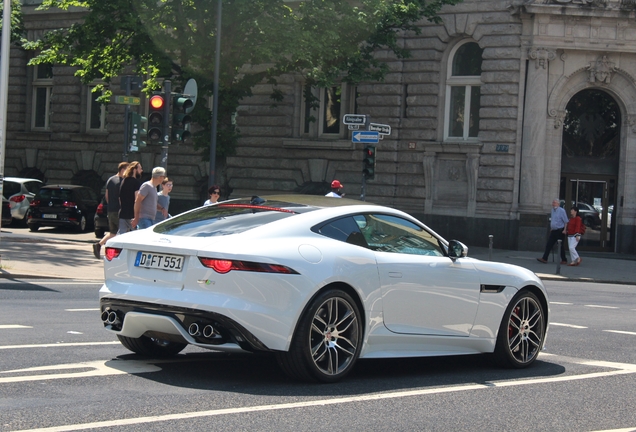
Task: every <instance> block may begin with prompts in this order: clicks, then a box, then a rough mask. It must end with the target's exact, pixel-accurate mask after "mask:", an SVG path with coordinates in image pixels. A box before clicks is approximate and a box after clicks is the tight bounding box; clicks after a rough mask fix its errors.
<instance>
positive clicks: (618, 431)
mask: <svg viewBox="0 0 636 432" xmlns="http://www.w3.org/2000/svg"><path fill="white" fill-rule="evenodd" d="M634 431H636V426H634V427H628V428H624V429H605V430H597V431H593V432H634Z"/></svg>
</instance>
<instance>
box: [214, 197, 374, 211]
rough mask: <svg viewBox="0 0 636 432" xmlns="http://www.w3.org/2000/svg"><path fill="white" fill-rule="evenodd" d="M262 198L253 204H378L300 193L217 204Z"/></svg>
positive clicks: (329, 205)
mask: <svg viewBox="0 0 636 432" xmlns="http://www.w3.org/2000/svg"><path fill="white" fill-rule="evenodd" d="M259 200H264V201H262V202H254V203H253V204H254V205H258V206H261V207H282V208H287V207H299V206H306V207H310V208H313V209H318V208H332V207H345V206H359V205H370V206H376V205H378V204H374V203H370V202H366V201H359V200H354V199H349V198H333V197H326V196H323V195H301V194H280V195H263V196H258V197H257V196H254V197H251V198H248V197H246V198H238V199H235V200H230V201H220V202H219V203H218V204H224V203H241V204H244V203H250V202H253V201H259Z"/></svg>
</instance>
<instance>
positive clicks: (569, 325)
mask: <svg viewBox="0 0 636 432" xmlns="http://www.w3.org/2000/svg"><path fill="white" fill-rule="evenodd" d="M550 326H557V327H570V328H575V329H586V328H587V327H585V326H580V325H574V324H562V323H555V322H551V323H550Z"/></svg>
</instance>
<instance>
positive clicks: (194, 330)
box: [188, 323, 214, 339]
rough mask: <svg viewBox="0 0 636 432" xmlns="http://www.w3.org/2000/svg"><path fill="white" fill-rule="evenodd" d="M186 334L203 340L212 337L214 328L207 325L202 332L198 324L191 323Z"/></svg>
mask: <svg viewBox="0 0 636 432" xmlns="http://www.w3.org/2000/svg"><path fill="white" fill-rule="evenodd" d="M188 333H189V334H190V336H203V337H204V338H206V339H209V338H213V337H214V327H212V326H211V325H210V324H208V325H206V326H204V327H203V330H201V325H199V323H192V324H190V326H189V327H188Z"/></svg>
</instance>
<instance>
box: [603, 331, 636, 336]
mask: <svg viewBox="0 0 636 432" xmlns="http://www.w3.org/2000/svg"><path fill="white" fill-rule="evenodd" d="M603 331H604V332H608V333H619V334H626V335H630V336H636V332H628V331H622V330H603Z"/></svg>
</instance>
